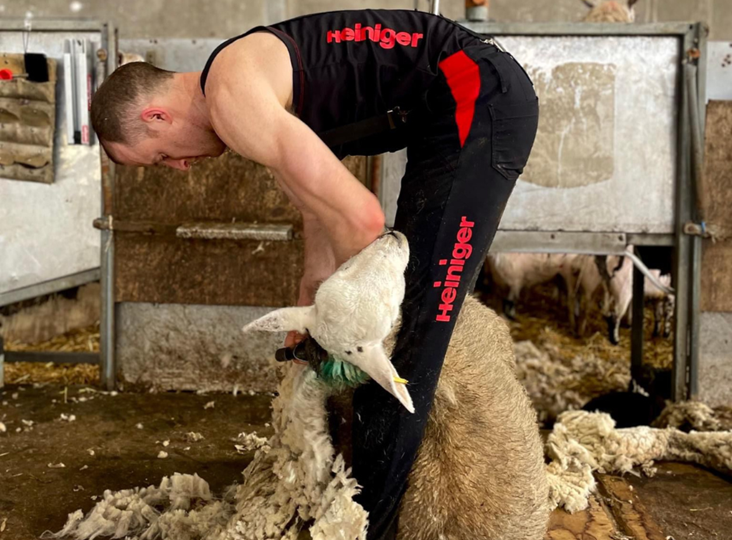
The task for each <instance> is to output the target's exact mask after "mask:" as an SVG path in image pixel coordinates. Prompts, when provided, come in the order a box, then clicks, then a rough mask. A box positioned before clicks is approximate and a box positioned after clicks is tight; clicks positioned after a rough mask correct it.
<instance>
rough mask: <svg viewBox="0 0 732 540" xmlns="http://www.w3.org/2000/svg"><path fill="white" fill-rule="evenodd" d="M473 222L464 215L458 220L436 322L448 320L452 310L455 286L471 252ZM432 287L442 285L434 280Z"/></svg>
mask: <svg viewBox="0 0 732 540" xmlns="http://www.w3.org/2000/svg"><path fill="white" fill-rule="evenodd" d="M474 225H475V222H473V221H468V220H467V219H465V216H463V217H462V220H461V221H460V229H459V230H458V232H457V242H455V245H454V246H453V248H452V259H450V266H448V267H447V275H446V276H445V284H444V288H443V289H442V296H441V299H442V304H440V306H439V308H438V312H437V316H436V317H435V320H436V321H438V322H449V321H450V315H449V313H450V312H451V311H452V308H453V305H452V304H453V302H455V297H456V296H457V288H458V287H459V286H460V279H461V278H462V276H463V268H464V267H465V261H467V260H468V259H469V258H470V255H472V253H473V246H471V245H470V243H469V242H470V239H471V238H472V237H473V226H474ZM440 266H447V259H441V260H440ZM433 287H435V288H437V287H443V284H442V282H441V281H435V283H434V285H433Z"/></svg>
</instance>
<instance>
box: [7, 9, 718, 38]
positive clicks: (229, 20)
mask: <svg viewBox="0 0 732 540" xmlns="http://www.w3.org/2000/svg"><path fill="white" fill-rule="evenodd" d="M419 1H420V7H421V9H427V0H419ZM441 5H442V13H443V14H444V15H445V16H447V17H450V18H453V19H459V18H462V17H463V13H464V7H463V6H464V2H463V0H442V3H441ZM413 6H414V1H413V0H368V1H363V0H359V1H357V0H338V1H335V0H216V1H214V2H201V1H200V0H125V1H124V2H120V1H119V0H0V17H25V16H26V13H31V14H32V15H33V16H34V17H54V18H86V19H100V20H110V21H112V22H114V23H115V24H116V25H117V26H118V27H119V29H120V36H121V37H124V38H129V39H132V38H154V37H186V38H188V37H190V38H193V37H217V38H226V37H230V36H232V35H235V34H238V33H241V32H243V31H245V30H246V29H248V28H250V27H252V26H254V25H258V24H267V23H271V22H275V21H277V20H281V19H284V18H287V17H295V16H298V15H303V14H306V13H314V12H318V11H328V10H335V9H361V8H366V7H371V8H387V7H388V8H407V9H411V8H412V7H413ZM586 11H587V9H586V8H585V7H584V5H583V4H582V2H581V1H580V0H493V1H492V2H491V18H492V19H494V20H497V21H525V22H539V21H578V20H580V19H581V18H582V17H583V15H584V14H585V13H586ZM637 14H638V15H637V19H638V22H656V21H680V20H702V21H705V22H707V23H708V24H709V25H710V27H711V35H710V39H713V40H732V2H730V0H640V1H639V2H638V5H637Z"/></svg>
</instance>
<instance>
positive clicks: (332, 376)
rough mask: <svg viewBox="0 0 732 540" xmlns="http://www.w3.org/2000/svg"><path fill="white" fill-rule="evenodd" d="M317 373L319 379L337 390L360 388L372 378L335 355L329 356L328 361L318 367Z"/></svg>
mask: <svg viewBox="0 0 732 540" xmlns="http://www.w3.org/2000/svg"><path fill="white" fill-rule="evenodd" d="M316 372H317V374H318V378H319V379H321V380H322V381H323V382H324V383H325V384H327V385H328V386H330V387H331V388H333V389H335V390H345V389H346V388H353V387H356V386H360V385H362V384H363V383H365V382H367V381H368V380H369V378H370V377H369V376H368V375H367V374H366V373H365V372H364V371H362V370H361V369H359V368H357V367H356V366H354V365H353V364H350V363H348V362H345V361H343V360H340V359H339V358H336V357H335V356H333V355H328V359H327V360H326V361H325V362H322V363H321V364H320V365H319V366H318V367H317V369H316Z"/></svg>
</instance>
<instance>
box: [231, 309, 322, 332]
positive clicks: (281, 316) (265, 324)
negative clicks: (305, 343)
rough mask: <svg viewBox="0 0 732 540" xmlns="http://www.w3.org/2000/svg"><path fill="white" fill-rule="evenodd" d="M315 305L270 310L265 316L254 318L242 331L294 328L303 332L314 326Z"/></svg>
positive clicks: (287, 330)
mask: <svg viewBox="0 0 732 540" xmlns="http://www.w3.org/2000/svg"><path fill="white" fill-rule="evenodd" d="M314 322H315V306H307V307H289V308H282V309H276V310H274V311H270V312H269V313H267V314H266V315H265V316H263V317H260V318H259V319H256V320H254V321H252V322H250V323H249V324H247V325H246V326H245V327H244V328H242V332H244V333H245V334H246V333H247V332H289V331H290V330H295V331H297V332H300V333H305V332H306V331H307V328H309V327H311V326H314Z"/></svg>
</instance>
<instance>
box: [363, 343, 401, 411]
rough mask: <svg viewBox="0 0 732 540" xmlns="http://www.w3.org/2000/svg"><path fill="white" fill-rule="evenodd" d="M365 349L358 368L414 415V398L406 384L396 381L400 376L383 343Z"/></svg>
mask: <svg viewBox="0 0 732 540" xmlns="http://www.w3.org/2000/svg"><path fill="white" fill-rule="evenodd" d="M363 349H364V350H363V352H362V353H361V354H360V356H359V357H357V359H358V364H357V365H358V367H360V368H361V369H362V370H364V371H365V372H366V373H368V374H369V376H370V377H371V378H372V379H373V380H375V381H376V382H377V383H378V384H379V386H381V387H382V388H383V389H384V390H386V391H387V392H389V393H390V394H391V395H392V396H394V397H395V398H397V399H398V400H399V403H401V404H402V405H404V407H405V408H406V409H407V410H408V411H409V412H410V413H413V412H414V404H413V403H412V396H410V395H409V390H407V386H406V385H405V384H402V383H397V382H395V381H394V377H399V374H398V373H397V370H396V369H395V368H394V366H393V365H392V363H391V361H390V360H389V359H388V358H387V356H386V353H385V352H384V347H383V346H382V345H381V343H379V344H378V345H374V346H367V347H364V348H363ZM354 360H356V359H355V358H354V359H351V358H349V361H354ZM354 363H355V362H354Z"/></svg>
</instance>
